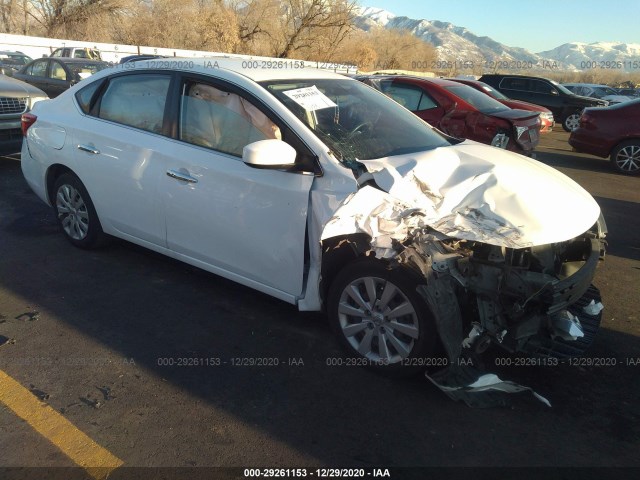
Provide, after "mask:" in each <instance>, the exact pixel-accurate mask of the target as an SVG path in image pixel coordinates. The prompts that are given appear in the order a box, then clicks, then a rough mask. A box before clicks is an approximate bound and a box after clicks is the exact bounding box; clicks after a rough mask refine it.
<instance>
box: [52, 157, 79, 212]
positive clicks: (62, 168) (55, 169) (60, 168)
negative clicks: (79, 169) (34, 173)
mask: <svg viewBox="0 0 640 480" xmlns="http://www.w3.org/2000/svg"><path fill="white" fill-rule="evenodd" d="M65 173H72V174H73V175H76V173H75V172H74V171H73V170H71V169H70V168H69V167H67V166H66V165H62V164H60V163H54V164H53V165H51V166H49V168H48V169H47V173H46V175H45V187H46V195H47V199H48V200H49V204H50V205H52V206H53V205H54V204H55V188H54V186H55V184H56V180H57V179H58V177H60V175H63V174H65ZM76 176H77V175H76Z"/></svg>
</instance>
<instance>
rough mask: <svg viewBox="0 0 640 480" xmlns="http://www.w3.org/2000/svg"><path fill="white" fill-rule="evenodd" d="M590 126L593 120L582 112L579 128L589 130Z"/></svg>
mask: <svg viewBox="0 0 640 480" xmlns="http://www.w3.org/2000/svg"><path fill="white" fill-rule="evenodd" d="M592 124H593V118H592V117H591V116H590V115H589V114H588V113H587V112H583V113H582V115H581V116H580V128H589V126H590V125H592Z"/></svg>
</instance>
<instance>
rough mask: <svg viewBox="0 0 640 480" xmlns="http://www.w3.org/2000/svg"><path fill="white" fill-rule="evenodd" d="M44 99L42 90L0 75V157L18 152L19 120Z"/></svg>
mask: <svg viewBox="0 0 640 480" xmlns="http://www.w3.org/2000/svg"><path fill="white" fill-rule="evenodd" d="M46 99H47V95H46V94H45V93H44V92H43V91H42V90H40V89H38V88H36V87H34V86H32V85H29V84H27V83H24V82H21V81H20V80H16V79H15V78H11V77H7V76H6V75H0V155H10V154H12V153H18V152H19V151H20V148H21V147H22V130H21V125H20V118H21V117H22V114H23V113H25V112H28V111H29V110H31V107H33V105H34V104H35V103H36V102H38V101H40V100H46Z"/></svg>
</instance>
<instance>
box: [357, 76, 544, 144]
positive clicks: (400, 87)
mask: <svg viewBox="0 0 640 480" xmlns="http://www.w3.org/2000/svg"><path fill="white" fill-rule="evenodd" d="M356 79H358V80H360V81H361V82H364V83H366V84H367V85H370V86H372V87H374V88H376V89H377V90H380V91H381V92H383V93H384V94H386V95H388V96H389V97H391V98H393V99H394V100H395V101H397V102H398V103H400V104H401V105H403V106H404V107H405V108H407V109H408V110H411V111H412V112H413V113H415V114H416V115H417V116H418V117H420V118H422V119H423V120H425V121H426V122H428V123H430V124H431V125H432V126H434V127H436V128H438V129H439V130H441V131H442V132H444V133H446V134H447V135H450V136H453V137H457V138H468V139H470V140H475V141H477V142H480V143H486V144H488V145H493V146H496V147H499V148H506V149H507V150H511V151H514V152H517V153H521V154H524V155H531V153H532V152H533V149H534V148H535V147H536V145H537V144H538V140H539V137H540V126H541V123H540V118H539V112H531V111H524V110H514V109H511V108H509V107H506V106H505V105H503V104H501V103H500V102H498V101H496V100H494V99H493V98H491V97H489V96H488V95H485V94H484V93H480V92H478V91H477V90H475V89H473V88H471V87H469V86H467V85H462V84H460V83H457V82H452V81H451V80H444V79H439V78H420V77H409V76H401V75H399V76H386V75H385V76H382V75H367V76H364V75H361V76H357V77H356Z"/></svg>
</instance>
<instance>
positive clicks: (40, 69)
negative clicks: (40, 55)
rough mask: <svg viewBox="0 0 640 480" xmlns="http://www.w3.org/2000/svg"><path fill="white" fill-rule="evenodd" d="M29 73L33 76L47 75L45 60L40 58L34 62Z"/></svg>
mask: <svg viewBox="0 0 640 480" xmlns="http://www.w3.org/2000/svg"><path fill="white" fill-rule="evenodd" d="M31 75H33V76H34V77H46V76H47V61H46V60H42V61H39V62H35V63H34V64H33V68H32V70H31Z"/></svg>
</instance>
